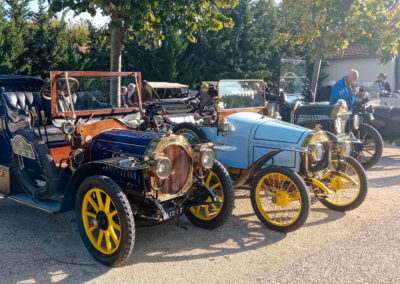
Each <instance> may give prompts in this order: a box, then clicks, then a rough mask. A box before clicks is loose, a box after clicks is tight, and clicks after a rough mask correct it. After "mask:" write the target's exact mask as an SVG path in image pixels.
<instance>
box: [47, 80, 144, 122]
mask: <svg viewBox="0 0 400 284" xmlns="http://www.w3.org/2000/svg"><path fill="white" fill-rule="evenodd" d="M58 73H60V74H59V75H58V76H54V77H53V86H54V84H55V86H56V90H55V91H53V90H52V99H54V98H55V101H56V102H57V103H56V112H57V113H58V114H61V113H69V112H75V113H76V115H78V116H79V115H80V114H81V115H87V114H92V113H94V114H103V113H104V114H105V113H111V112H113V113H115V112H117V113H123V112H129V110H130V109H131V108H134V107H138V106H139V105H138V104H139V96H138V93H139V92H138V89H140V86H141V84H140V75H139V73H125V72H124V73H111V72H58ZM66 74H67V76H66ZM116 74H118V75H116ZM66 78H68V80H67V79H66ZM54 81H55V82H54ZM67 82H68V84H67ZM138 87H139V88H138ZM93 111H95V112H93Z"/></svg>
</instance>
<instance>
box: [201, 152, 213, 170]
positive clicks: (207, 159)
mask: <svg viewBox="0 0 400 284" xmlns="http://www.w3.org/2000/svg"><path fill="white" fill-rule="evenodd" d="M214 162H215V155H214V151H212V150H205V151H204V152H203V153H202V154H201V165H202V166H203V167H204V168H206V169H211V168H212V167H213V166H214Z"/></svg>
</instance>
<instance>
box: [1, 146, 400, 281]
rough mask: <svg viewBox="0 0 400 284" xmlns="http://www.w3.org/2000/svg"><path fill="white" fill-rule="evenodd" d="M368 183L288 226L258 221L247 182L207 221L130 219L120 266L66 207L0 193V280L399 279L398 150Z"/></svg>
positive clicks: (370, 174)
mask: <svg viewBox="0 0 400 284" xmlns="http://www.w3.org/2000/svg"><path fill="white" fill-rule="evenodd" d="M368 178H369V184H370V191H369V194H368V196H367V199H366V201H365V202H364V203H363V204H362V205H361V206H360V207H359V208H357V209H356V210H354V211H350V212H346V213H341V212H335V211H331V210H328V209H327V208H325V207H324V206H323V205H321V204H316V205H314V206H313V209H312V210H311V214H310V216H309V219H308V221H307V223H306V224H305V225H304V226H303V227H302V228H301V229H300V230H297V231H295V232H292V233H289V234H281V233H277V232H273V231H271V230H268V229H266V228H265V227H263V226H262V225H261V224H260V222H259V221H258V219H257V218H256V217H255V215H254V214H253V211H252V208H251V204H250V200H249V191H248V190H246V189H239V190H237V192H236V193H237V199H236V208H235V210H234V215H233V216H232V217H231V218H230V219H229V221H228V222H227V223H226V224H225V225H224V226H223V227H221V228H218V229H217V230H214V231H206V230H202V229H199V228H196V227H194V226H192V225H191V224H190V223H189V221H188V220H186V219H183V220H182V223H183V225H184V226H185V227H186V228H187V229H183V228H180V227H177V221H173V222H170V223H166V224H163V225H159V226H154V227H140V228H137V232H136V233H137V236H136V244H135V248H134V253H133V254H132V256H131V257H130V259H129V260H128V262H127V263H126V264H125V265H124V266H122V267H117V268H112V269H110V268H108V267H104V266H102V265H99V264H97V263H96V262H95V261H94V260H93V259H92V258H91V256H90V255H89V253H88V252H87V250H86V249H85V247H84V245H83V244H82V242H81V240H80V236H79V234H78V232H77V228H76V222H75V220H74V215H73V214H72V213H67V214H61V215H56V216H52V215H47V214H45V213H42V212H40V211H37V210H35V209H31V208H29V207H25V206H21V205H18V204H16V203H14V202H12V201H9V200H5V199H0V218H1V223H0V264H1V269H0V283H49V282H54V283H81V282H90V283H169V282H185V283H198V282H200V281H201V282H211V283H249V282H252V283H254V282H260V283H291V282H297V283H334V282H339V283H400V238H399V235H400V209H399V206H398V204H399V200H400V188H399V184H400V151H399V148H394V147H392V146H390V145H386V149H385V151H384V157H383V158H382V160H381V162H380V163H379V165H377V166H375V167H374V168H373V169H371V170H369V171H368Z"/></svg>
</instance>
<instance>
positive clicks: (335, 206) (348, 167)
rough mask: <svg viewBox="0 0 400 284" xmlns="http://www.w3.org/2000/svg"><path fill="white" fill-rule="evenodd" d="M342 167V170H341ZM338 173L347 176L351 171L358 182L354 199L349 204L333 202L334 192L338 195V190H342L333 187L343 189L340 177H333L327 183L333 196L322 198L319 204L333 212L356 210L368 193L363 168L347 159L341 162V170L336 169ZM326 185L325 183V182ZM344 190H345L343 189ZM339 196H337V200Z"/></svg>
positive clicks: (351, 158)
mask: <svg viewBox="0 0 400 284" xmlns="http://www.w3.org/2000/svg"><path fill="white" fill-rule="evenodd" d="M343 167H344V168H343ZM338 171H339V172H343V173H345V174H347V175H349V172H350V171H352V172H353V173H354V174H355V175H356V176H357V177H358V182H359V189H358V192H357V195H356V196H355V198H353V199H352V200H350V201H349V202H345V203H339V202H335V201H334V197H335V196H336V191H338V192H339V193H340V191H339V190H342V189H339V190H338V189H337V188H335V187H337V186H339V187H340V186H341V187H344V186H345V184H343V183H342V182H343V178H341V177H333V178H332V179H330V180H329V181H328V185H329V186H328V187H329V189H330V190H333V191H335V193H334V194H335V196H331V197H329V198H323V199H320V201H321V203H322V204H323V205H325V206H326V207H328V208H329V209H332V210H335V211H342V212H344V211H349V210H353V209H356V208H357V207H358V206H360V205H361V204H362V203H363V201H364V200H365V198H366V196H367V193H368V180H367V175H366V173H365V170H364V168H363V167H362V166H361V164H360V163H359V162H358V161H357V160H356V159H354V158H353V157H347V158H346V159H345V160H344V161H343V166H342V169H338ZM325 183H326V182H325ZM343 190H346V189H343ZM346 196H349V193H348V191H347V194H346ZM339 197H340V196H338V198H339Z"/></svg>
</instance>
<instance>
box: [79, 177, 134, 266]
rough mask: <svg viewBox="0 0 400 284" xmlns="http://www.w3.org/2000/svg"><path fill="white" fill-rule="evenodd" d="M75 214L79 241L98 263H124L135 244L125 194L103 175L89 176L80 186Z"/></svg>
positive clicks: (130, 213)
mask: <svg viewBox="0 0 400 284" xmlns="http://www.w3.org/2000/svg"><path fill="white" fill-rule="evenodd" d="M75 213H76V217H77V218H76V219H77V222H78V229H79V233H80V235H81V238H82V241H83V243H84V244H85V246H86V248H87V249H88V250H89V252H90V253H91V254H92V256H93V257H94V258H95V259H96V260H97V261H99V262H101V263H103V264H105V265H108V266H116V265H118V264H121V263H122V262H124V261H125V260H126V259H127V258H128V257H129V255H130V254H131V252H132V249H133V246H134V243H135V223H134V219H133V214H132V210H131V207H130V204H129V201H128V199H127V198H126V195H125V194H124V193H123V191H122V190H121V188H120V187H119V186H118V185H117V184H116V183H115V182H114V181H113V180H111V179H110V178H108V177H106V176H97V175H96V176H91V177H89V178H87V179H85V180H84V181H83V183H82V184H81V185H80V187H79V190H78V194H77V196H76V203H75Z"/></svg>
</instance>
